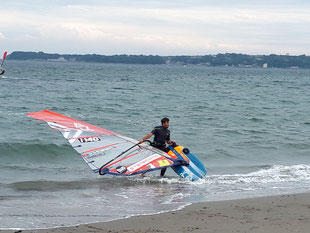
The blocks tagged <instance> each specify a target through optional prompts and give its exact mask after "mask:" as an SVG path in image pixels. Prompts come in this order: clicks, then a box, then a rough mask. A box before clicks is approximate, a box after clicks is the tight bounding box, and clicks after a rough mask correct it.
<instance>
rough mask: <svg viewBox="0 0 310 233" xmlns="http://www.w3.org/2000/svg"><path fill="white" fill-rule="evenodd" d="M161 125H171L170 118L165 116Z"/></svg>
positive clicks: (166, 126)
mask: <svg viewBox="0 0 310 233" xmlns="http://www.w3.org/2000/svg"><path fill="white" fill-rule="evenodd" d="M161 125H162V126H164V127H165V128H168V127H169V118H167V117H164V118H163V119H161Z"/></svg>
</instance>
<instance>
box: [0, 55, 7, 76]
mask: <svg viewBox="0 0 310 233" xmlns="http://www.w3.org/2000/svg"><path fill="white" fill-rule="evenodd" d="M7 53H8V52H4V54H3V58H2V62H1V65H0V75H2V74H4V72H5V70H4V69H3V68H2V67H3V63H4V60H5V58H6V55H7Z"/></svg>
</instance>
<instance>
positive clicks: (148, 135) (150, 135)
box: [139, 133, 153, 144]
mask: <svg viewBox="0 0 310 233" xmlns="http://www.w3.org/2000/svg"><path fill="white" fill-rule="evenodd" d="M152 136H153V133H149V134H147V135H146V136H145V137H144V138H142V139H141V140H140V141H139V144H140V143H142V142H143V141H144V140H146V139H149V138H150V137H152Z"/></svg>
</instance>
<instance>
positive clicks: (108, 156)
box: [27, 110, 184, 176]
mask: <svg viewBox="0 0 310 233" xmlns="http://www.w3.org/2000/svg"><path fill="white" fill-rule="evenodd" d="M27 115H28V116H30V117H33V118H35V119H37V120H41V121H45V122H47V124H48V125H49V126H50V127H51V128H52V129H56V130H58V131H59V132H60V133H61V134H62V135H63V136H64V138H65V139H67V140H68V142H69V143H70V145H71V146H72V147H73V149H74V150H76V151H77V152H78V153H79V154H80V156H81V157H82V159H83V160H84V161H85V163H86V164H87V165H88V166H89V167H90V168H91V170H92V171H93V172H95V173H99V174H100V175H104V174H110V175H119V176H131V175H136V174H140V173H146V172H150V171H154V170H158V169H162V168H165V167H172V166H180V165H182V164H183V165H184V159H182V158H181V159H180V158H177V157H175V156H170V155H169V154H167V153H165V152H163V151H161V150H159V149H156V148H154V147H152V146H150V145H149V144H148V143H147V142H143V143H141V144H139V141H137V140H135V139H132V138H129V137H126V136H123V135H121V134H117V133H114V132H112V131H109V130H106V129H103V128H100V127H97V126H94V125H91V124H88V123H86V122H83V121H79V120H76V119H73V118H70V117H67V116H64V115H61V114H59V113H56V112H52V111H49V110H43V111H40V112H32V113H28V114H27Z"/></svg>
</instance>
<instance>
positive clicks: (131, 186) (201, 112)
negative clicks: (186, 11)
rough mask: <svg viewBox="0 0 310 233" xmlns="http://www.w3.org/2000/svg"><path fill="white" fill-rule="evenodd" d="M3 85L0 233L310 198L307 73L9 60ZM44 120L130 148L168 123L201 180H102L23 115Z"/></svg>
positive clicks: (52, 134)
mask: <svg viewBox="0 0 310 233" xmlns="http://www.w3.org/2000/svg"><path fill="white" fill-rule="evenodd" d="M0 82H1V85H0V99H1V101H0V106H1V108H0V115H1V118H0V125H1V131H0V156H1V163H0V177H1V181H0V213H2V214H1V215H0V222H1V228H2V229H13V228H14V229H17V228H19V229H38V228H49V227H57V226H61V225H64V226H68V225H71V226H72V225H78V224H83V223H89V222H96V221H110V220H113V219H119V218H124V217H128V216H133V215H139V214H150V213H161V212H165V211H170V210H174V209H179V208H183V207H184V206H186V205H188V204H190V203H193V202H199V201H212V200H226V199H234V198H242V197H254V196H260V195H273V194H280V193H292V192H296V190H298V191H300V192H303V191H306V192H309V191H310V178H309V175H308V174H309V166H310V156H309V154H310V143H309V137H310V123H309V115H310V109H309V87H310V76H309V70H292V69H242V68H226V67H218V68H214V67H206V66H170V65H119V64H100V63H74V62H65V63H56V62H40V61H36V62H33V61H11V60H8V61H7V63H6V74H5V78H2V79H1V80H0ZM12 90H18V92H17V91H12ZM43 109H49V110H52V111H55V112H59V113H61V114H64V115H67V116H69V117H73V118H75V119H79V120H82V121H85V122H88V123H90V124H94V125H97V126H99V127H102V128H105V129H108V130H111V131H113V132H117V133H121V134H123V135H126V136H129V137H132V138H135V139H140V138H142V137H143V136H145V135H146V134H147V133H148V132H150V131H151V130H152V128H153V127H154V126H156V125H158V124H160V122H159V120H160V118H162V117H166V116H167V117H169V118H170V125H171V126H170V129H171V138H172V139H174V140H176V141H177V143H178V144H181V145H184V146H186V147H188V148H189V149H190V150H191V151H192V152H193V153H195V154H196V155H197V156H198V157H199V158H201V159H202V161H203V162H204V163H205V165H206V167H207V170H208V174H207V176H206V177H205V179H202V180H199V181H197V182H194V183H193V182H189V181H186V180H182V179H181V178H179V177H177V176H176V175H175V174H174V173H173V171H171V169H168V171H167V175H166V177H159V175H158V173H156V172H154V173H152V174H147V175H146V177H140V176H136V177H128V178H122V177H117V178H116V177H111V176H103V177H100V176H98V174H94V173H92V171H91V170H90V169H89V168H88V167H87V165H86V164H85V163H84V162H83V160H82V159H81V157H80V156H79V155H78V154H77V153H76V152H75V151H74V150H73V149H72V148H71V147H70V146H69V145H68V143H67V142H66V141H65V139H64V138H63V137H62V136H61V135H60V134H59V133H58V132H56V131H55V130H52V129H50V128H49V127H48V126H47V125H46V123H44V122H40V121H35V120H33V119H30V118H29V117H27V115H26V114H27V113H28V112H34V111H40V110H43ZM142 195H143V198H141V196H142ZM42 203H44V205H42ZM120 203H126V205H125V204H123V205H120ZM102 210H105V212H104V213H103V214H100V216H98V215H97V214H98V213H102ZM79 213H83V214H79ZM84 213H85V214H84ZM17 216H18V217H17Z"/></svg>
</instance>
